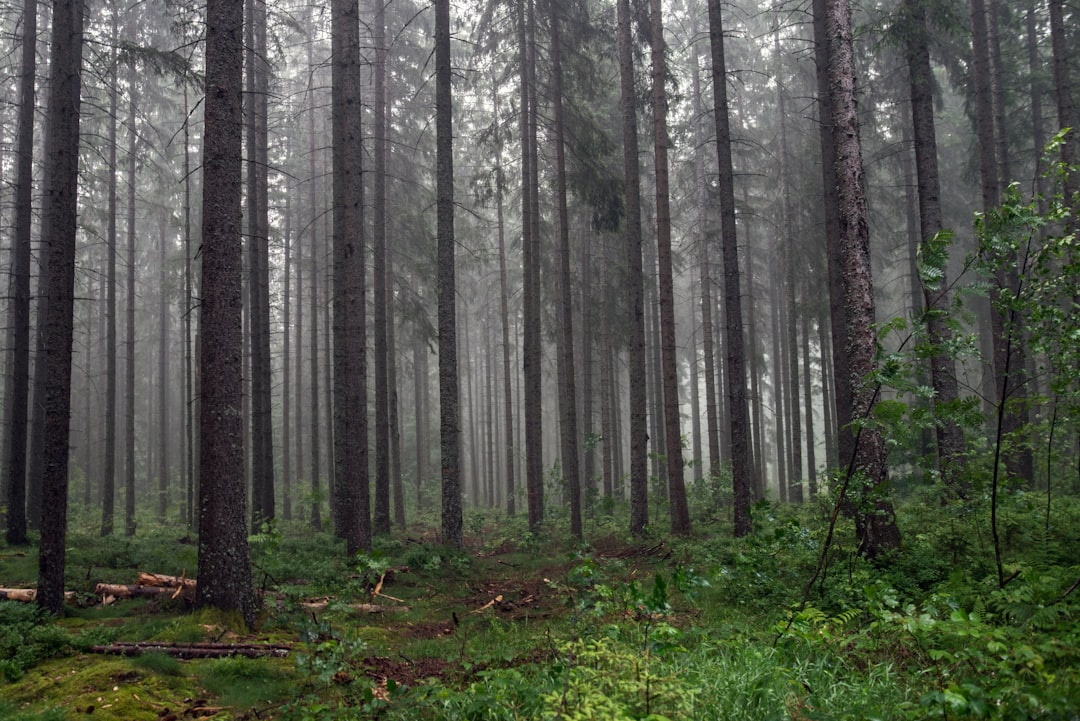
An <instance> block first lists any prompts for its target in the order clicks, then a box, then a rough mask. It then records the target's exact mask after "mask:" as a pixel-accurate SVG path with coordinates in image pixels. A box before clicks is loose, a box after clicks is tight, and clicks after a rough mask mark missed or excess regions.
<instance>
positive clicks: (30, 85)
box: [3, 0, 37, 546]
mask: <svg viewBox="0 0 1080 721" xmlns="http://www.w3.org/2000/svg"><path fill="white" fill-rule="evenodd" d="M22 26H23V31H22V37H21V39H20V48H21V55H20V62H19V125H18V139H17V141H16V142H17V147H16V160H15V163H16V166H15V237H14V241H13V242H14V245H15V247H14V250H13V253H12V264H11V306H10V308H11V313H10V316H11V320H10V324H11V355H10V356H9V365H8V378H9V379H10V385H9V386H8V388H9V389H10V393H6V394H5V395H4V408H5V411H6V412H5V420H6V425H5V431H6V433H5V435H4V447H5V452H4V459H5V462H6V466H5V467H4V469H3V473H4V486H5V489H6V491H7V495H6V497H5V499H4V500H5V501H6V502H7V529H6V538H7V542H8V545H11V546H15V545H22V544H25V543H26V541H27V538H26V530H27V518H26V441H27V438H26V431H27V415H28V412H29V408H28V404H29V400H30V399H29V392H28V390H29V387H30V257H31V248H32V242H33V238H32V226H33V212H34V209H33V190H34V189H33V184H34V97H35V93H34V86H35V81H36V74H37V0H25V3H24V6H23V20H22Z"/></svg>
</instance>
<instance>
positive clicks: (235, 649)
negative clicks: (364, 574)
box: [90, 641, 292, 658]
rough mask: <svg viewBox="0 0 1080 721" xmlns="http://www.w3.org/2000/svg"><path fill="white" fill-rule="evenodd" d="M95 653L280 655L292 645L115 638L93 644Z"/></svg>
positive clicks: (274, 656) (123, 654)
mask: <svg viewBox="0 0 1080 721" xmlns="http://www.w3.org/2000/svg"><path fill="white" fill-rule="evenodd" d="M90 650H91V651H92V652H94V653H104V654H112V655H115V656H141V655H143V654H147V653H162V654H165V655H167V656H172V657H174V658H228V657H232V656H243V657H245V658H264V657H272V658H283V657H285V656H288V655H289V651H291V650H292V649H291V647H289V646H282V645H280V644H259V643H232V644H230V643H209V642H206V643H199V642H196V643H166V642H154V641H136V642H132V641H117V642H116V643H110V644H106V645H100V646H93V647H92V648H91V649H90Z"/></svg>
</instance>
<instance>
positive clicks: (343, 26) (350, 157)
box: [331, 0, 371, 556]
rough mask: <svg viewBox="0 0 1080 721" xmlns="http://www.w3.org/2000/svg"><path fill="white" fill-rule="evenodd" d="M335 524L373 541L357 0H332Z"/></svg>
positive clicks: (350, 536) (354, 543)
mask: <svg viewBox="0 0 1080 721" xmlns="http://www.w3.org/2000/svg"><path fill="white" fill-rule="evenodd" d="M331 8H332V9H331V14H332V19H331V23H332V27H333V29H332V40H331V54H332V56H333V59H332V86H333V87H332V90H331V93H332V101H331V102H332V111H331V112H332V124H333V145H334V450H335V461H334V475H335V479H336V483H335V489H334V500H335V516H336V521H337V522H336V524H335V529H336V531H337V534H338V535H339V536H340V537H342V538H344V539H345V547H346V550H347V552H348V554H349V555H350V556H351V555H353V554H354V553H356V552H357V551H359V550H366V549H370V548H371V511H370V505H371V501H370V495H369V494H370V490H369V488H368V428H367V400H366V399H367V390H366V388H367V357H366V353H367V351H366V347H367V342H366V320H365V305H364V284H365V280H364V241H363V227H364V215H363V213H364V210H363V209H364V202H363V200H364V196H363V176H362V174H361V173H362V169H363V168H362V165H363V146H362V137H361V135H362V134H361V127H360V114H361V104H360V88H361V83H362V67H361V65H360V26H359V14H360V10H359V4H358V2H357V0H333V2H332V5H331Z"/></svg>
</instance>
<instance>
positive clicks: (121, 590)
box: [94, 583, 195, 600]
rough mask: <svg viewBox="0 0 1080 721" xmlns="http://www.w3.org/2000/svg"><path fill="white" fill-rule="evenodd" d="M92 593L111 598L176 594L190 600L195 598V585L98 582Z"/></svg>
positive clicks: (171, 595) (173, 596) (175, 595)
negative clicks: (168, 585)
mask: <svg viewBox="0 0 1080 721" xmlns="http://www.w3.org/2000/svg"><path fill="white" fill-rule="evenodd" d="M94 593H96V594H97V595H99V596H102V597H103V598H104V597H108V596H112V597H113V598H136V597H145V596H149V597H153V596H169V597H171V598H176V597H177V596H178V595H180V596H183V597H184V598H185V599H188V600H191V599H194V598H195V587H194V586H191V587H185V586H178V587H175V588H170V587H167V586H144V585H142V584H138V583H136V584H130V585H127V584H122V583H99V584H98V585H96V586H94Z"/></svg>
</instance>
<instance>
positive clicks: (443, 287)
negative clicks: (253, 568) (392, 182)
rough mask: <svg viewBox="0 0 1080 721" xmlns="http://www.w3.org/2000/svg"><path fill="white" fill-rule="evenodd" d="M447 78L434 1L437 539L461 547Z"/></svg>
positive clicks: (444, 10) (446, 45) (445, 13)
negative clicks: (439, 508) (439, 471)
mask: <svg viewBox="0 0 1080 721" xmlns="http://www.w3.org/2000/svg"><path fill="white" fill-rule="evenodd" d="M450 83H451V76H450V0H435V138H436V140H435V147H436V155H435V158H436V159H435V184H436V191H435V196H436V209H437V210H436V215H437V231H436V235H437V238H438V248H439V257H438V279H439V281H438V295H439V298H438V299H439V419H440V423H439V439H440V440H439V449H440V451H441V454H442V474H441V475H442V540H443V543H445V544H446V545H448V546H452V547H454V548H460V547H461V546H462V542H463V538H462V516H461V490H462V489H461V414H460V410H459V408H458V396H459V393H458V364H457V328H456V319H455V312H456V309H457V302H456V301H457V298H456V296H455V290H454V285H455V284H454V275H455V268H454V137H453V116H452V112H453V106H452V105H451V103H452V91H451V85H450Z"/></svg>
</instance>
